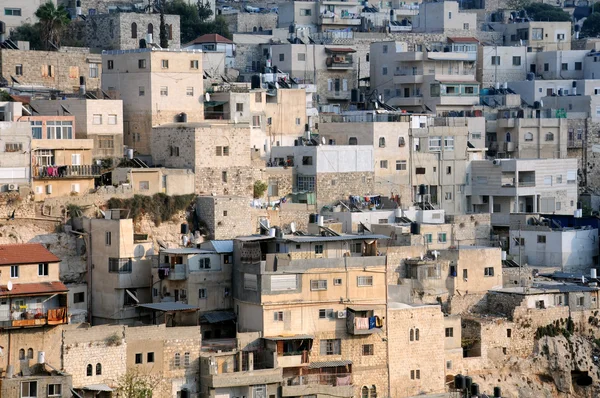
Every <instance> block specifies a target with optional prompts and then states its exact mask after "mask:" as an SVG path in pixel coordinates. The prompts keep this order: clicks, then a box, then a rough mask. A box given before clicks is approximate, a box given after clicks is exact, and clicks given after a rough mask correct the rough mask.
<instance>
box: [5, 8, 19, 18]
mask: <svg viewBox="0 0 600 398" xmlns="http://www.w3.org/2000/svg"><path fill="white" fill-rule="evenodd" d="M4 15H6V16H11V17H20V16H21V9H20V8H5V9H4Z"/></svg>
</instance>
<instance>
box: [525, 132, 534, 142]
mask: <svg viewBox="0 0 600 398" xmlns="http://www.w3.org/2000/svg"><path fill="white" fill-rule="evenodd" d="M525 141H526V142H531V141H533V134H532V133H525Z"/></svg>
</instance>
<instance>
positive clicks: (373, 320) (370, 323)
mask: <svg viewBox="0 0 600 398" xmlns="http://www.w3.org/2000/svg"><path fill="white" fill-rule="evenodd" d="M369 329H375V317H374V316H372V317H370V318H369Z"/></svg>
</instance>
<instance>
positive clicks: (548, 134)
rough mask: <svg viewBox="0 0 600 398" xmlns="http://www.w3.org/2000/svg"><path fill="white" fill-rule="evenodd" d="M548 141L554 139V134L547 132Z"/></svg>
mask: <svg viewBox="0 0 600 398" xmlns="http://www.w3.org/2000/svg"><path fill="white" fill-rule="evenodd" d="M546 141H554V134H552V133H547V134H546Z"/></svg>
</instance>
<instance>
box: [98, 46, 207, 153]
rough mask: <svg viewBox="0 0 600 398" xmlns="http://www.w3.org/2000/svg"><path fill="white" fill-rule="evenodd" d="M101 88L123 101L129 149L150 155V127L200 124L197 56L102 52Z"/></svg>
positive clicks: (196, 53) (199, 63) (143, 51)
mask: <svg viewBox="0 0 600 398" xmlns="http://www.w3.org/2000/svg"><path fill="white" fill-rule="evenodd" d="M102 62H103V64H104V66H105V68H104V70H103V74H102V88H103V90H104V91H106V92H108V93H109V95H111V97H112V98H116V99H121V100H122V101H123V126H124V128H123V137H124V143H125V145H126V146H127V147H129V148H131V149H134V150H135V151H136V152H137V153H138V154H140V155H150V152H151V151H150V146H151V141H152V140H151V134H152V127H154V126H157V125H160V124H166V123H173V122H176V121H189V122H198V121H202V120H203V113H204V110H203V102H204V91H203V90H204V88H203V79H202V73H203V70H202V54H201V52H199V51H195V50H190V51H183V50H179V51H168V50H157V49H150V48H147V49H138V50H126V51H105V52H104V53H103V54H102Z"/></svg>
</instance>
